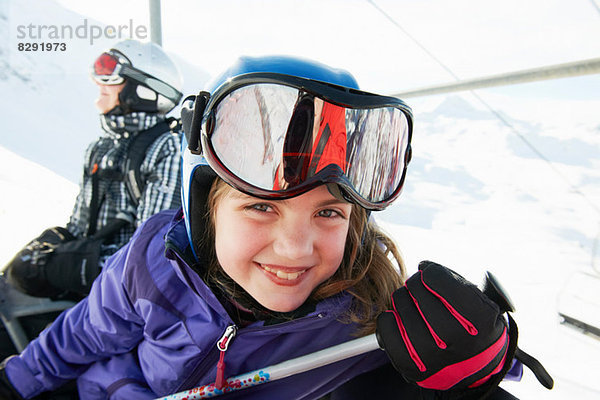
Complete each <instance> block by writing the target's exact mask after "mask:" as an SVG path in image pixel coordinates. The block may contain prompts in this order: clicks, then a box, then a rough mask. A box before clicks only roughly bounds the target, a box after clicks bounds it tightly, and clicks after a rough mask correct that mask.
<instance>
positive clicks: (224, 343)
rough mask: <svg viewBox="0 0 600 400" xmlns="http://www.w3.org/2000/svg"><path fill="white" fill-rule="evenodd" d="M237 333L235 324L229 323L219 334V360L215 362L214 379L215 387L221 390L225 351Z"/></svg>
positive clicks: (223, 380)
mask: <svg viewBox="0 0 600 400" xmlns="http://www.w3.org/2000/svg"><path fill="white" fill-rule="evenodd" d="M236 333H237V326H235V325H229V326H228V327H227V329H225V333H224V334H223V336H221V339H219V341H218V342H217V349H219V352H220V355H219V362H218V363H217V377H216V379H215V387H216V388H217V389H219V390H221V389H222V388H223V386H224V384H225V352H226V351H227V349H228V348H229V344H230V343H231V341H232V340H233V338H234V337H235V335H236Z"/></svg>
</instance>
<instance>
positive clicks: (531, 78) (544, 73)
mask: <svg viewBox="0 0 600 400" xmlns="http://www.w3.org/2000/svg"><path fill="white" fill-rule="evenodd" d="M598 73H600V58H591V59H588V60H581V61H574V62H569V63H564V64H556V65H550V66H546V67H540V68H533V69H527V70H522V71H515V72H508V73H505V74H499V75H491V76H487V77H482V78H475V79H467V80H460V81H457V82H451V83H446V84H441V85H434V86H428V87H423V88H418V89H413V90H408V91H405V92H400V93H396V94H394V95H393V96H395V97H400V98H407V97H418V96H430V95H434V94H441V93H450V92H460V91H463V90H472V89H480V88H486V87H494V86H506V85H516V84H519V83H527V82H536V81H543V80H548V79H558V78H568V77H573V76H581V75H591V74H598Z"/></svg>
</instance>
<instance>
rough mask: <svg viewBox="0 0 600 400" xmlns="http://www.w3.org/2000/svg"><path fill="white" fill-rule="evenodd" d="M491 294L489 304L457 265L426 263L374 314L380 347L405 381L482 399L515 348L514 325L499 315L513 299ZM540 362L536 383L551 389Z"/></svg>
mask: <svg viewBox="0 0 600 400" xmlns="http://www.w3.org/2000/svg"><path fill="white" fill-rule="evenodd" d="M487 291H488V290H487V289H486V292H487ZM490 291H493V290H491V289H490ZM496 294H497V295H496V296H492V298H494V300H496V302H494V301H492V300H491V299H490V298H489V297H488V296H486V295H485V294H484V293H482V292H481V291H480V290H479V289H478V288H477V287H476V286H475V285H473V284H472V283H470V282H468V281H467V280H465V279H464V278H463V277H462V276H460V275H458V274H457V273H455V272H454V271H452V270H450V269H448V268H446V267H443V266H441V265H439V264H436V263H433V262H431V261H423V262H421V263H420V264H419V271H418V272H417V273H416V274H414V275H413V276H411V277H410V278H409V279H408V280H407V281H406V285H405V286H404V287H402V288H400V289H398V290H396V291H395V292H394V293H393V295H392V302H393V309H392V310H389V311H387V312H384V313H382V314H380V315H379V317H378V320H377V337H378V341H379V345H380V347H381V348H382V349H384V350H385V351H386V353H387V355H388V357H389V358H390V360H391V362H392V365H393V366H394V368H396V370H397V371H399V372H400V373H401V374H402V376H403V377H404V378H405V379H406V380H407V381H409V382H412V383H416V384H417V385H419V386H420V387H422V388H425V389H432V390H437V391H448V395H449V396H447V397H449V398H483V397H485V396H486V395H487V394H488V393H489V392H491V391H492V390H494V388H495V387H496V386H497V385H498V384H499V383H500V381H501V380H502V378H503V377H504V375H505V374H506V373H507V372H508V370H509V369H510V367H511V364H512V359H513V356H514V355H515V352H516V351H517V337H518V331H517V326H516V324H515V323H514V320H513V319H512V318H511V317H510V315H508V320H509V321H510V323H509V322H507V320H506V319H505V318H504V317H503V315H502V314H503V313H504V312H505V311H512V305H510V301H509V300H507V297H506V296H504V293H501V292H500V293H498V292H496ZM499 305H500V306H501V307H502V309H501V308H500V307H499ZM523 354H524V353H523ZM538 364H539V363H538ZM527 365H528V366H529V364H527ZM536 367H537V366H536ZM530 368H531V366H530ZM539 368H541V370H542V371H543V373H545V376H544V378H545V383H544V382H542V380H540V382H542V383H543V384H544V385H545V386H547V387H548V385H549V386H550V387H552V386H551V385H552V383H551V382H552V378H550V376H549V375H548V374H547V372H546V371H545V370H544V369H543V367H541V364H539ZM539 368H538V370H537V371H535V370H534V372H536V376H538V379H540V377H539V375H538V373H540V374H542V373H541V372H540V371H539ZM532 370H533V368H532ZM542 375H543V374H542ZM546 377H547V378H546Z"/></svg>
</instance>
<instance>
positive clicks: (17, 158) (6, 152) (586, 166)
mask: <svg viewBox="0 0 600 400" xmlns="http://www.w3.org/2000/svg"><path fill="white" fill-rule="evenodd" d="M63 3H68V2H67V1H66V0H65V1H63ZM79 3H81V4H83V2H79ZM126 3H127V2H126ZM215 3H217V2H215ZM349 3H350V4H349V6H348V7H347V8H346V9H345V10H344V11H343V12H344V13H351V12H356V10H357V9H358V10H360V11H362V12H364V11H365V10H364V7H365V4H366V3H368V2H364V3H365V4H363V3H361V2H349ZM460 3H461V4H462V2H460ZM236 4H237V3H236ZM276 4H279V3H276ZM323 4H324V7H330V6H331V4H330V3H329V2H323ZM378 4H379V2H378ZM381 4H382V6H386V7H391V2H381ZM499 4H500V3H498V9H497V10H496V11H497V12H498V14H497V20H496V21H494V20H491V21H487V25H484V26H486V29H487V27H488V26H489V27H490V29H491V28H493V26H495V24H497V23H498V21H500V18H502V15H503V14H502V12H509V11H510V13H511V14H517V15H520V13H518V12H517V13H514V12H513V11H512V6H506V5H504V4H503V5H502V6H500V5H499ZM518 4H519V5H521V4H523V5H522V7H525V5H524V3H523V2H518ZM553 4H554V3H553ZM272 5H273V7H274V8H275V12H277V10H278V7H283V6H279V5H277V6H275V5H274V4H272ZM555 5H556V4H555ZM125 6H127V7H129V6H130V3H127V4H126V5H125ZM144 6H145V2H144ZM211 7H214V8H217V9H219V7H221V6H220V5H217V4H212V5H211ZM446 7H450V6H446ZM582 7H583V6H582V5H581V4H578V5H576V6H575V5H574V6H573V7H572V8H569V13H572V14H574V15H575V14H576V15H577V17H574V19H575V20H578V21H579V24H573V23H572V20H573V18H572V19H571V20H568V21H567V22H565V23H566V24H567V25H568V26H573V27H574V28H576V29H574V30H571V31H568V30H563V31H562V32H563V33H564V34H565V35H571V36H569V37H571V38H573V37H574V36H572V35H575V34H576V32H583V33H581V35H582V36H586V35H588V31H586V27H587V26H588V25H587V24H589V19H590V18H592V17H591V16H590V15H588V14H586V13H584V12H583V13H582V10H581V9H582ZM211 10H212V9H210V8H208V9H207V11H206V15H210V12H211ZM353 10H354V11H353ZM459 10H460V7H456V8H453V9H452V10H450V9H445V11H444V12H445V13H453V14H452V15H455V14H456V13H459V12H460V11H459ZM521 11H522V12H524V11H525V10H521ZM540 11H541V12H543V13H550V12H551V11H552V7H543V8H542V9H540ZM172 12H173V10H168V12H167V14H166V15H165V19H167V18H169V17H170V18H171V19H172V18H173V16H172V14H171V13H172ZM298 12H299V13H303V12H305V11H302V10H301V9H299V10H298ZM340 12H341V11H340ZM411 12H412V13H414V14H413V15H417V16H419V18H423V15H421V14H420V12H422V10H421V11H420V10H419V9H417V6H416V3H415V4H410V5H409V6H408V8H407V9H406V10H405V13H406V15H410V13H411ZM364 14H365V15H364V16H365V18H366V17H367V16H369V17H370V18H371V17H372V16H373V15H378V14H377V12H376V11H375V10H374V9H373V8H372V7H369V8H368V12H364ZM45 15H52V16H53V20H54V21H55V23H59V22H60V23H65V24H66V23H71V24H74V25H76V24H78V23H80V21H81V20H82V18H83V17H82V16H81V15H80V14H77V13H75V12H73V11H70V10H68V9H66V8H64V7H63V6H61V5H59V4H58V3H55V2H53V1H43V2H42V1H33V0H28V1H23V2H16V1H12V2H10V6H9V7H2V6H0V32H2V31H3V30H5V29H7V27H8V28H9V29H10V30H12V29H14V26H16V25H18V24H20V23H30V22H32V23H44V21H45V19H44V16H45ZM253 15H254V14H253ZM344 15H346V14H344ZM449 15H450V14H449ZM544 15H546V14H544ZM569 15H570V14H569ZM233 17H234V16H232V18H233ZM395 17H396V18H398V19H401V17H400V14H395ZM596 17H597V15H596ZM86 18H89V21H90V23H100V22H98V21H96V20H95V19H93V18H90V17H86ZM235 18H237V17H235ZM205 19H206V21H205V23H209V22H211V21H208V18H205ZM567 19H568V18H567ZM318 20H319V21H321V22H322V20H321V19H318ZM417 20H418V18H416V19H414V20H410V21H409V19H403V21H407V22H406V23H407V25H406V27H407V29H410V31H411V32H418V31H419V29H422V28H419V27H417ZM236 21H237V20H236ZM569 21H571V22H569ZM237 22H240V21H237ZM534 22H535V23H534V24H533V25H534V26H537V25H536V24H538V23H540V24H541V21H534ZM240 23H241V22H240ZM482 23H483V22H482ZM379 24H383V22H382V21H381V20H380V21H379ZM596 24H597V18H596ZM198 25H202V24H201V23H199V24H198ZM181 26H186V27H188V28H189V24H181ZM231 26H233V24H230V25H229V27H231ZM179 28H181V27H178V28H177V29H179ZM195 28H196V27H194V29H195ZM452 28H453V27H452V26H451V24H450V23H449V22H448V23H447V24H446V25H445V26H444V29H446V30H447V31H448V36H449V37H448V38H443V37H439V36H433V35H432V36H429V37H427V40H426V43H428V44H430V45H431V46H437V49H438V50H440V51H441V49H442V48H443V46H442V44H435V45H434V43H437V42H436V41H438V40H439V42H440V43H445V42H448V41H449V40H450V39H451V38H454V39H453V40H457V38H461V36H460V35H459V33H456V32H453V31H452ZM169 29H172V30H175V28H174V27H172V26H171V28H166V29H165V43H169V41H170V45H169V47H168V48H171V49H173V48H180V47H181V46H183V45H184V44H185V43H183V44H181V46H179V45H176V44H175V43H173V38H174V37H178V40H180V41H183V36H181V37H179V36H177V35H176V32H174V31H173V32H172V33H171V36H167V32H170V31H169ZM240 29H241V28H240ZM243 29H249V28H248V27H247V26H245V25H244V26H243ZM381 29H383V28H381ZM574 31H575V33H574ZM376 34H377V35H382V36H378V37H390V35H391V33H389V32H385V33H383V32H380V31H378V33H376ZM249 35H250V36H251V37H253V36H252V35H256V33H253V34H252V35H251V34H250V33H249ZM346 35H350V33H346ZM457 35H458V36H457ZM229 36H235V32H230V31H224V32H221V38H222V39H223V40H227V39H228V38H229ZM209 39H210V40H213V41H214V37H208V38H204V37H198V41H199V42H198V43H199V44H198V48H201V49H202V50H203V51H205V54H208V53H206V52H209V53H210V51H212V49H213V48H212V47H210V46H212V44H208V43H207V41H206V40H209ZM462 39H465V38H464V37H463V38H462ZM257 40H258V39H257ZM282 40H283V39H282ZM498 40H500V39H498ZM527 40H528V41H529V40H532V39H531V38H530V37H528V38H527ZM553 40H554V43H552V42H553ZM475 42H476V43H474V45H477V46H479V47H477V46H476V48H478V49H479V50H480V51H483V50H482V49H483V47H481V46H483V44H482V43H478V42H477V41H475ZM548 42H549V43H545V44H544V45H545V46H551V45H554V46H556V47H560V46H562V47H560V49H561V51H560V52H559V51H557V52H556V54H553V55H552V56H546V57H545V58H544V57H541V58H540V60H542V62H541V63H540V65H542V64H550V63H554V62H566V61H572V60H575V59H581V58H586V57H592V56H593V53H594V49H597V47H595V48H594V47H592V46H593V45H592V44H590V45H588V47H586V48H585V49H584V50H582V52H579V53H577V51H576V49H570V50H569V51H565V50H564V49H565V46H567V45H566V44H565V43H563V39H560V40H559V38H558V37H557V36H550V37H549V39H548ZM573 43H575V41H574V39H573ZM108 44H110V42H108V41H106V40H105V41H102V40H99V41H98V43H95V44H94V45H93V46H91V45H89V44H88V43H87V42H81V41H76V40H73V41H69V42H68V45H69V46H70V49H71V51H70V52H69V54H68V57H65V55H64V54H63V55H61V54H58V53H55V54H50V53H49V54H43V55H42V54H40V53H35V54H34V53H31V54H24V53H19V52H16V51H14V45H15V39H14V38H13V35H12V34H11V36H10V37H9V40H8V41H0V54H3V55H7V57H2V58H0V91H1V92H2V93H3V96H2V99H0V104H1V105H2V110H3V111H2V116H3V117H4V118H3V121H4V128H3V129H4V132H3V134H2V136H0V188H1V189H2V194H3V196H2V197H1V198H0V223H1V226H2V227H3V229H2V230H1V233H0V242H1V243H2V247H1V248H0V266H1V265H4V264H5V263H6V262H8V261H9V260H10V258H12V256H13V255H14V254H15V252H16V251H18V250H19V249H20V248H21V247H22V246H23V245H25V244H26V243H27V242H28V241H29V240H30V239H32V238H33V237H35V236H36V235H38V234H39V233H40V232H41V231H42V230H43V229H45V228H47V227H50V226H55V225H64V224H65V223H66V222H67V220H68V216H69V214H70V212H71V207H72V206H73V203H74V200H75V196H76V194H77V186H76V183H77V182H78V180H79V177H80V174H81V165H80V164H81V159H82V156H83V151H84V149H85V147H86V145H87V144H88V143H89V142H90V141H92V140H93V139H94V138H95V137H96V136H97V135H98V133H99V127H98V117H97V115H96V113H95V110H94V108H93V99H94V98H95V95H96V88H95V86H94V85H93V83H91V81H90V80H89V78H88V76H87V68H88V67H89V65H90V64H91V61H92V60H93V58H94V56H95V55H96V54H98V52H99V51H101V50H102V49H103V48H105V47H106V46H107V45H108ZM513 44H514V43H513ZM398 45H400V44H398ZM503 45H504V46H506V43H503ZM187 46H190V44H189V42H187ZM206 46H208V47H206ZM360 46H362V47H360V48H366V45H364V43H363V44H361V45H360ZM184 47H185V46H184ZM223 47H227V46H223ZM267 47H268V46H267ZM530 47H531V48H535V45H534V44H533V42H532V43H531V44H530ZM573 47H576V46H573ZM299 49H300V50H302V49H304V47H299ZM248 50H249V53H252V52H260V51H261V50H265V48H264V47H260V46H259V47H254V48H251V49H250V48H248ZM223 51H225V50H223ZM365 51H366V50H365ZM486 51H487V49H486ZM499 51H508V50H507V48H504V47H501V48H500V50H499ZM538 51H540V50H539V48H538ZM265 52H270V51H266V50H265ZM525 53H526V52H524V51H523V52H522V55H523V56H524V57H525V56H526V55H527V54H525ZM559 53H560V54H559ZM182 54H183V56H182ZM210 54H212V53H210ZM214 54H215V58H218V57H217V56H219V54H218V53H217V52H216V50H215V53H214ZM306 54H307V55H308V54H310V53H309V52H308V51H307V53H306ZM317 54H318V55H322V54H323V53H320V52H318V53H317ZM369 54H370V56H369V57H370V58H372V59H376V57H377V55H375V54H371V53H369ZM439 54H440V56H441V57H442V58H445V57H446V56H448V57H449V55H447V54H445V53H444V52H442V53H439ZM486 54H489V53H486ZM596 54H597V52H596ZM174 56H175V57H176V60H177V62H178V63H179V64H180V66H181V69H182V73H183V74H184V79H185V81H186V89H185V93H186V94H191V93H195V92H197V91H198V90H200V89H201V88H202V86H203V84H204V82H205V81H206V80H207V79H208V77H209V73H207V72H206V71H207V70H208V71H211V72H212V71H213V68H215V67H214V65H217V64H219V63H222V62H223V61H219V60H217V59H214V60H213V59H211V57H208V56H206V63H205V64H202V63H201V62H200V61H197V60H196V59H194V61H193V62H190V61H189V60H190V59H191V58H192V57H187V55H186V54H185V52H182V51H179V52H178V53H176V54H174ZM488 58H489V57H488ZM485 59H486V57H481V59H479V60H477V61H478V63H473V64H472V65H471V64H470V65H468V66H467V65H463V70H462V71H460V72H461V74H462V75H464V76H463V77H465V78H466V77H474V76H481V75H485V74H486V73H492V72H506V71H509V70H514V69H519V68H528V67H533V66H536V65H531V64H530V63H529V64H527V63H525V61H524V60H521V59H519V58H518V57H515V58H512V59H511V60H512V61H511V62H512V64H511V65H512V68H506V69H504V70H501V71H498V70H494V69H493V66H492V65H490V64H489V63H488V64H486V61H485ZM420 60H421V59H418V58H416V59H413V61H414V63H415V64H419V63H420V62H421V61H420ZM322 61H328V60H326V59H325V60H322ZM401 62H402V61H395V62H391V61H386V62H379V63H371V64H377V65H376V66H373V67H372V69H370V70H369V69H367V70H364V69H363V67H362V66H359V67H358V69H359V71H360V74H357V75H359V76H358V77H359V81H361V82H362V81H363V80H361V79H360V78H362V77H367V76H373V75H377V74H379V73H380V71H383V70H386V69H387V66H393V65H400V64H401ZM488 62H489V61H488ZM332 63H333V62H332ZM193 64H197V65H203V66H204V65H206V68H205V69H204V68H199V67H196V66H195V65H193ZM333 64H334V65H336V66H345V65H347V64H346V63H345V62H343V61H340V62H335V63H333ZM421 64H422V63H421ZM219 65H220V64H219ZM348 65H349V64H348ZM364 68H366V67H364ZM348 69H350V70H352V69H351V68H350V67H348ZM431 69H432V68H431V66H425V65H424V64H423V68H422V71H421V72H420V73H419V74H415V77H416V78H415V80H414V81H412V83H413V84H414V85H412V84H409V83H411V82H409V83H407V82H405V81H403V80H402V76H406V75H402V74H398V76H397V79H398V81H397V82H398V83H396V82H394V83H393V84H392V83H390V84H389V86H385V87H387V88H388V89H389V92H396V91H398V89H399V88H401V87H404V88H405V89H408V88H412V87H413V86H419V85H418V84H417V83H419V82H421V83H422V84H423V85H427V84H433V83H436V82H437V81H440V79H441V78H439V77H436V78H433V79H432V80H429V81H427V80H426V79H425V78H424V75H426V74H427V72H428V71H431ZM471 69H472V70H471ZM421 73H422V74H424V75H421ZM369 74H370V75H369ZM373 79H374V78H373ZM444 81H447V79H444ZM367 86H369V87H371V88H374V89H372V90H378V91H384V89H383V88H384V86H383V85H382V84H381V83H379V82H375V81H369V80H368V79H367ZM598 88H600V77H599V76H598V75H592V76H588V77H580V78H569V79H562V80H557V81H548V82H538V83H532V84H524V85H518V86H513V87H507V88H497V89H487V90H481V91H479V92H478V94H479V96H481V98H483V99H485V101H486V103H487V104H490V105H492V107H493V109H494V111H495V112H497V113H498V114H499V115H500V116H502V118H503V120H500V119H499V118H498V117H497V116H496V115H495V114H493V113H491V112H490V110H489V109H487V108H486V107H485V106H484V105H483V104H482V103H481V102H480V101H479V100H478V99H477V98H476V97H474V96H472V95H470V94H469V93H461V94H450V95H445V96H434V97H428V98H419V99H407V102H408V104H409V105H411V107H412V108H413V110H414V113H415V131H414V138H413V160H412V162H411V164H410V166H409V171H408V176H407V180H406V185H405V188H404V190H403V193H402V195H401V196H400V198H399V200H398V201H397V202H396V203H395V204H394V205H393V206H392V207H390V208H389V209H388V210H386V211H384V212H381V213H376V214H375V215H376V218H377V221H378V222H379V224H380V225H381V226H382V227H383V228H384V229H385V230H386V231H387V232H389V233H390V234H391V235H392V236H393V237H394V238H395V239H396V240H397V242H398V243H399V246H400V248H401V250H402V252H403V255H404V258H405V260H406V264H407V266H408V269H409V272H414V271H415V270H416V267H417V265H418V262H419V261H420V260H424V259H429V260H433V261H436V262H439V263H441V264H443V265H446V266H448V267H451V268H453V269H455V270H456V271H458V272H459V273H461V274H462V275H463V276H465V277H466V278H467V279H469V280H471V281H473V282H476V283H480V282H481V281H482V279H483V276H484V272H485V271H486V270H489V271H492V272H493V273H494V274H495V275H496V276H497V277H498V279H499V280H500V282H501V283H502V285H503V286H504V287H505V288H506V289H507V291H508V292H509V294H510V296H511V298H512V300H513V302H514V303H515V305H516V308H517V310H516V312H515V313H514V318H515V320H516V321H517V323H518V325H519V331H520V337H519V344H520V347H521V348H522V349H524V350H525V351H526V352H528V353H529V354H531V355H533V356H534V357H536V358H538V359H539V360H540V361H541V362H542V363H543V365H544V366H545V367H546V368H547V369H548V371H549V372H550V374H551V375H552V376H553V377H554V379H555V388H554V390H552V391H547V390H546V389H544V388H543V387H542V386H541V385H539V384H538V383H537V381H536V380H535V378H534V377H533V375H532V373H531V372H530V371H529V370H527V369H525V375H524V378H523V380H522V382H520V383H513V382H504V383H503V386H504V387H505V388H507V390H509V391H510V392H511V393H513V394H515V395H516V396H518V397H520V398H523V399H527V398H535V399H559V398H561V399H562V398H577V399H595V398H598V397H599V396H600V381H599V380H598V379H597V377H596V375H597V373H598V371H600V341H599V340H597V339H594V338H592V337H589V336H586V335H583V334H582V333H580V332H578V331H576V330H574V329H571V328H568V327H566V326H564V325H561V324H560V323H559V318H558V313H557V311H558V308H559V307H563V306H564V305H565V304H566V303H565V302H566V301H568V299H567V300H565V299H566V298H565V297H564V296H563V295H564V294H565V293H566V291H567V290H568V291H569V292H573V291H575V292H577V289H578V286H575V287H573V286H572V285H573V279H574V278H572V277H575V276H581V274H591V275H593V276H594V277H596V278H594V279H597V276H598V275H597V273H596V272H595V271H594V268H593V266H595V268H596V269H598V268H600V267H599V266H600V243H599V240H600V238H599V236H600V218H599V215H600V185H599V183H600V135H599V133H600V123H599V122H598V118H597V114H598V112H597V110H598V109H600V98H599V97H598ZM174 115H176V113H174ZM594 279H590V280H589V281H588V282H585V283H581V284H580V285H581V288H582V290H585V291H586V293H592V294H591V296H592V297H593V296H594V294H593V293H596V294H595V296H596V298H595V299H596V302H597V301H598V300H597V299H598V298H599V296H600V295H598V294H597V293H598V291H597V289H596V292H594V289H593V287H591V288H590V287H588V286H593V284H592V283H591V281H592V280H594ZM570 285H571V286H570ZM587 304H588V305H589V304H590V303H587ZM576 307H577V306H576ZM592 312H593V309H592Z"/></svg>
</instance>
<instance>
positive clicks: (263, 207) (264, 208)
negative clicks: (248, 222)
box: [246, 203, 271, 212]
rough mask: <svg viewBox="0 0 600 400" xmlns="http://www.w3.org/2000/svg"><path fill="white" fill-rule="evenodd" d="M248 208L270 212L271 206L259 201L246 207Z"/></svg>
mask: <svg viewBox="0 0 600 400" xmlns="http://www.w3.org/2000/svg"><path fill="white" fill-rule="evenodd" d="M246 209H247V210H252V211H259V212H268V211H270V210H271V206H270V205H268V204H263V203H257V204H252V205H250V206H248V207H246Z"/></svg>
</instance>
